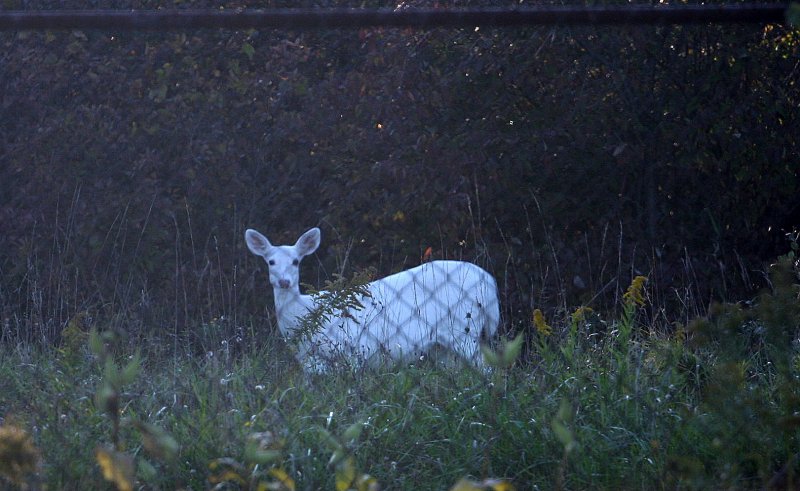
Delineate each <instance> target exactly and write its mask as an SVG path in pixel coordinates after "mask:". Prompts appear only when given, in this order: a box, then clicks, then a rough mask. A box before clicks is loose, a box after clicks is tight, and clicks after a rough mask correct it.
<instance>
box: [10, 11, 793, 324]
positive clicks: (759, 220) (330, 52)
mask: <svg viewBox="0 0 800 491" xmlns="http://www.w3.org/2000/svg"><path fill="white" fill-rule="evenodd" d="M473 4H477V3H458V5H459V6H461V5H473ZM221 5H222V4H218V3H213V2H207V1H205V0H197V1H190V2H176V3H174V4H172V3H170V2H161V1H141V2H134V3H133V4H131V3H130V2H117V4H114V5H111V7H116V8H131V7H134V8H155V7H160V6H166V7H173V6H177V7H179V8H183V7H214V8H217V7H220V6H221ZM309 5H310V6H316V4H315V5H311V4H309ZM309 5H306V6H309ZM99 6H100V5H98V7H99ZM224 6H225V7H226V8H234V7H272V6H286V5H285V4H284V3H283V2H266V3H265V2H224ZM292 6H297V5H295V4H292ZM376 6H377V4H376ZM53 7H58V8H78V7H80V8H86V7H87V5H85V3H84V2H80V5H77V4H75V5H73V4H70V2H47V1H39V2H34V1H16V0H10V1H9V2H5V3H4V8H31V9H32V8H53ZM88 7H92V5H88ZM102 7H104V8H108V7H109V5H107V4H105V3H104V4H103V5H102ZM797 36H798V35H797V31H793V30H790V29H788V28H786V27H783V26H757V25H746V26H737V25H724V26H716V25H711V26H709V25H704V26H638V27H637V26H631V27H624V28H620V27H613V28H611V27H546V28H545V27H531V28H525V29H486V28H481V29H431V30H414V29H380V28H375V29H363V30H347V29H342V30H331V31H302V32H299V31H298V32H287V31H279V30H264V31H248V32H232V31H222V30H198V31H182V32H163V33H144V32H121V33H114V32H100V31H52V32H2V33H0V43H2V50H1V53H0V67H2V69H1V70H0V230H1V231H2V232H1V233H0V309H2V312H0V313H1V314H2V318H3V333H4V334H3V337H4V338H5V337H8V338H25V339H30V338H37V337H39V336H44V337H45V338H47V339H52V338H51V336H50V335H53V334H56V335H57V333H59V332H60V331H61V329H62V328H63V327H64V325H65V324H66V323H67V322H68V321H69V319H71V318H73V317H74V316H75V315H76V313H79V312H90V313H91V314H92V316H93V317H94V318H95V319H105V320H107V321H110V322H112V323H114V324H115V325H118V326H124V327H125V328H126V329H127V330H131V331H139V332H142V333H146V332H147V331H148V330H150V329H163V328H170V329H172V330H174V332H176V333H182V332H188V331H191V330H192V329H193V326H195V325H196V324H197V323H202V322H209V321H210V320H211V319H219V318H227V319H233V321H234V322H233V324H237V323H242V322H244V321H245V319H250V320H253V319H255V322H256V323H262V322H263V321H264V319H263V318H262V317H263V315H264V312H265V306H267V305H268V304H269V301H268V299H269V294H268V285H267V280H266V275H265V273H264V270H265V268H264V266H263V265H262V264H261V263H260V262H259V261H258V260H257V258H254V257H253V256H251V255H250V254H249V252H248V251H247V250H246V248H245V247H244V241H243V231H244V229H246V228H251V227H252V228H257V229H259V230H261V231H262V232H264V233H265V234H266V235H267V236H268V237H269V238H270V239H271V240H272V241H273V243H279V244H280V243H289V242H293V241H294V240H295V239H296V238H297V237H298V236H299V235H300V234H301V233H302V232H303V231H305V230H306V229H307V228H309V227H312V226H317V225H319V226H321V227H322V229H323V248H322V249H321V250H320V252H318V254H317V259H311V260H307V261H306V266H305V269H304V279H305V280H306V281H308V282H309V283H311V284H314V285H321V283H322V280H323V279H325V278H330V277H331V275H332V274H333V273H337V272H345V273H347V274H350V273H352V272H353V271H358V270H361V269H363V268H365V267H368V266H374V267H376V268H377V270H378V272H379V273H380V274H388V273H391V272H394V271H397V270H400V269H402V268H405V267H409V266H413V265H416V264H418V263H419V261H420V258H421V257H422V256H423V254H424V253H425V250H426V249H427V248H428V247H431V248H432V251H433V254H432V256H433V257H449V258H465V259H468V260H472V261H475V262H477V263H478V264H481V265H482V266H484V267H486V268H487V269H488V270H490V271H491V272H492V273H493V274H494V275H495V277H496V278H497V279H498V283H499V285H500V287H501V290H502V296H503V297H502V303H503V310H504V319H505V321H506V322H507V324H508V326H507V327H508V329H512V330H516V329H520V328H522V327H523V326H524V325H525V323H527V322H529V318H530V311H531V309H532V308H534V307H538V308H543V309H563V308H571V307H574V306H577V305H580V304H587V303H588V304H589V305H592V306H594V307H596V308H599V309H602V308H609V307H610V306H611V305H613V304H614V301H615V300H616V295H617V294H618V293H619V291H620V290H621V288H620V286H622V289H624V286H625V285H627V284H628V283H629V282H630V278H631V277H632V276H633V275H635V274H639V273H643V274H647V275H649V276H650V277H651V282H652V283H651V284H652V285H655V287H654V289H653V291H654V292H656V293H655V294H656V295H658V296H659V301H658V302H656V303H655V305H657V308H655V309H654V312H652V315H654V316H663V318H664V320H665V321H671V320H673V317H676V316H684V317H688V316H691V315H692V314H694V313H696V312H695V311H696V310H697V309H699V308H704V307H705V305H706V303H707V302H708V301H709V300H710V299H712V298H728V299H730V298H735V299H743V298H748V297H749V296H750V295H752V294H753V292H754V291H756V290H757V289H758V288H759V287H761V286H763V283H764V278H763V275H762V274H761V273H760V271H762V270H763V268H764V264H765V262H767V261H769V260H771V259H772V258H773V257H774V256H775V255H776V254H779V253H782V252H784V250H785V249H786V248H787V242H786V240H785V234H786V233H787V232H790V231H792V230H793V229H794V227H795V226H796V225H797V224H798V212H799V211H800V210H799V209H798V205H800V200H798V199H797V195H798V156H799V150H798V144H797V139H798V135H800V131H798V129H799V128H800V125H798V105H799V104H800V100H799V98H798V95H799V94H798V89H799V88H798V84H797V82H798V77H799V76H800V70H798V54H799V53H798V42H800V41H799V40H798V37H797ZM689 304H691V305H689ZM671 307H678V308H671ZM660 309H663V310H660Z"/></svg>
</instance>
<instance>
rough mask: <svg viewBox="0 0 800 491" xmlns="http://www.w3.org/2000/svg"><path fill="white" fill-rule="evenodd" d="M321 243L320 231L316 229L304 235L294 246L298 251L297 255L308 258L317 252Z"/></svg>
mask: <svg viewBox="0 0 800 491" xmlns="http://www.w3.org/2000/svg"><path fill="white" fill-rule="evenodd" d="M319 241H320V232H319V229H318V228H316V227H314V228H312V229H311V230H309V231H308V232H306V233H304V234H303V235H301V236H300V238H299V239H297V243H296V244H295V245H294V247H295V249H296V250H297V254H299V255H300V256H301V257H302V256H308V255H309V254H312V253H313V252H314V251H316V250H317V248H318V247H319Z"/></svg>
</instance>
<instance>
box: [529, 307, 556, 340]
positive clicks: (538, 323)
mask: <svg viewBox="0 0 800 491" xmlns="http://www.w3.org/2000/svg"><path fill="white" fill-rule="evenodd" d="M533 327H535V328H536V332H538V333H539V334H540V335H541V336H549V335H551V334H553V328H552V327H550V326H548V325H547V322H546V321H545V320H544V314H542V311H541V310H539V309H536V310H534V311H533Z"/></svg>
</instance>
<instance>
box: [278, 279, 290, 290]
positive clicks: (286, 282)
mask: <svg viewBox="0 0 800 491" xmlns="http://www.w3.org/2000/svg"><path fill="white" fill-rule="evenodd" d="M278 286H279V287H281V288H283V289H284V290H286V289H288V288H289V286H291V283H289V280H286V279H280V280H278Z"/></svg>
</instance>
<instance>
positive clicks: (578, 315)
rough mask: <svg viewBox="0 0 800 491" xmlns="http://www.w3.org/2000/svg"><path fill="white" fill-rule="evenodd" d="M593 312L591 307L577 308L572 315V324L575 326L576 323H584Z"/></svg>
mask: <svg viewBox="0 0 800 491" xmlns="http://www.w3.org/2000/svg"><path fill="white" fill-rule="evenodd" d="M592 312H594V310H592V308H591V307H578V308H577V309H575V312H573V313H572V322H573V323H575V324H577V323H578V322H585V321H586V318H587V317H589V314H591V313H592Z"/></svg>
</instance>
